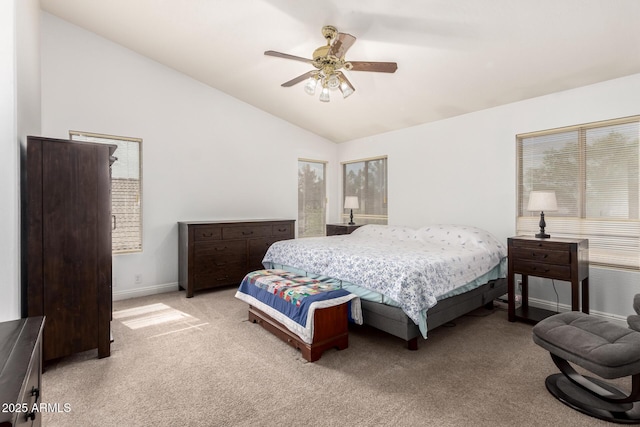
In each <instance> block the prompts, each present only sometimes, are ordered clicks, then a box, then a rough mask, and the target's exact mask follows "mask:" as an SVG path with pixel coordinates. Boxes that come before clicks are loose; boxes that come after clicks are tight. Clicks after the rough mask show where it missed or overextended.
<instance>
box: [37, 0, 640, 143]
mask: <svg viewBox="0 0 640 427" xmlns="http://www.w3.org/2000/svg"><path fill="white" fill-rule="evenodd" d="M41 7H42V9H43V10H45V11H46V12H49V13H51V14H53V15H56V16H58V17H60V18H62V19H65V20H67V21H69V22H71V23H73V24H75V25H78V26H80V27H82V28H85V29H87V30H89V31H92V32H94V33H96V34H98V35H100V36H102V37H105V38H107V39H109V40H111V41H113V42H115V43H118V44H120V45H122V46H124V47H126V48H129V49H131V50H133V51H135V52H138V53H140V54H142V55H144V56H147V57H149V58H151V59H153V60H155V61H157V62H159V63H161V64H164V65H166V66H168V67H171V68H173V69H175V70H178V71H180V72H182V73H184V74H186V75H188V76H191V77H192V78H194V79H196V80H198V81H200V82H202V83H205V84H207V85H209V86H211V87H213V88H216V89H218V90H220V91H222V92H224V93H226V94H228V95H230V96H233V97H235V98H237V99H239V100H242V101H244V102H246V103H248V104H251V105H253V106H255V107H257V108H259V109H261V110H264V111H266V112H268V113H270V114H272V115H274V116H277V117H280V118H282V119H284V120H286V121H288V122H290V123H293V124H295V125H297V126H299V127H301V128H304V129H307V130H309V131H311V132H313V133H316V134H318V135H321V136H323V137H325V138H327V139H329V140H331V141H334V142H343V141H348V140H353V139H357V138H362V137H367V136H370V135H375V134H378V133H383V132H388V131H392V130H395V129H400V128H404V127H409V126H414V125H418V124H422V123H427V122H432V121H437V120H441V119H445V118H448V117H453V116H456V115H460V114H466V113H470V112H473V111H478V110H482V109H486V108H490V107H494V106H497V105H501V104H506V103H510V102H515V101H519V100H523V99H528V98H532V97H536V96H541V95H546V94H549V93H553V92H558V91H562V90H567V89H572V88H576V87H579V86H584V85H589V84H593V83H598V82H601V81H605V80H610V79H614V78H618V77H623V76H627V75H631V74H636V73H640V25H639V23H640V1H637V0H613V1H612V0H536V1H517V0H482V1H478V0H456V1H452V0H402V1H394V2H392V1H383V0H377V1H362V0H328V1H321V0H248V1H240V0H180V1H178V0H108V1H105V0H41ZM324 25H333V26H335V27H337V28H338V30H339V31H340V32H345V33H349V34H352V35H353V36H355V37H357V41H356V42H355V44H354V45H353V46H352V47H351V48H350V49H349V51H348V52H347V55H346V59H347V60H352V61H393V62H397V63H398V70H397V71H396V72H395V73H394V74H388V73H372V72H364V71H346V72H345V74H346V75H347V76H348V78H349V80H350V81H351V83H352V84H353V86H354V87H355V89H356V92H355V93H354V94H353V95H352V96H350V97H349V98H346V99H342V96H341V94H340V92H338V91H336V92H333V93H332V96H331V101H330V102H329V103H323V102H320V101H319V100H318V96H317V94H316V96H309V95H307V94H306V93H305V92H304V90H303V86H304V83H300V84H297V85H295V86H292V87H287V88H285V87H281V86H280V85H281V83H283V82H285V81H288V80H291V79H293V78H294V77H296V76H299V75H301V74H303V73H306V72H307V71H310V70H311V69H313V67H312V66H310V65H309V64H305V63H303V62H300V61H292V60H287V59H281V58H275V57H269V56H265V55H264V51H266V50H275V51H279V52H283V53H288V54H292V55H296V56H300V57H304V58H311V56H312V53H313V51H314V50H315V49H316V48H318V47H320V46H322V45H324V44H325V40H324V38H323V36H322V34H321V28H322V27H323V26H324ZM541 113H543V112H541Z"/></svg>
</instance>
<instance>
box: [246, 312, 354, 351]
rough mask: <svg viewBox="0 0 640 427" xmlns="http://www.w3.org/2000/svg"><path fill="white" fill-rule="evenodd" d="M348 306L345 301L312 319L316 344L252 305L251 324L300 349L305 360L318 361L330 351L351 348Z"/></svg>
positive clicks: (318, 313) (316, 314)
mask: <svg viewBox="0 0 640 427" xmlns="http://www.w3.org/2000/svg"><path fill="white" fill-rule="evenodd" d="M348 306H349V303H348V302H345V303H343V304H340V305H335V306H333V307H326V308H320V309H317V310H316V311H315V314H314V316H313V342H312V343H311V344H307V343H305V342H304V341H302V339H300V337H298V336H297V335H296V334H294V333H293V332H291V331H289V330H288V329H287V328H286V327H285V326H284V325H282V324H281V323H280V322H278V321H277V320H275V319H274V318H272V317H271V316H269V315H268V314H266V313H264V312H262V311H260V310H258V309H257V308H255V307H254V306H252V305H249V321H251V322H253V323H258V324H259V325H261V326H262V327H263V328H264V329H266V330H267V331H269V332H271V333H272V334H274V335H275V336H277V337H278V338H280V339H281V340H283V341H284V342H286V343H287V344H289V345H290V346H292V347H294V348H297V349H298V350H300V352H301V353H302V357H303V358H304V359H305V360H307V361H309V362H315V361H316V360H318V359H320V356H321V355H322V353H324V351H325V350H327V349H330V348H333V347H335V348H337V349H338V350H344V349H345V348H347V347H348V346H349V331H348V323H349V320H348V312H347V310H348Z"/></svg>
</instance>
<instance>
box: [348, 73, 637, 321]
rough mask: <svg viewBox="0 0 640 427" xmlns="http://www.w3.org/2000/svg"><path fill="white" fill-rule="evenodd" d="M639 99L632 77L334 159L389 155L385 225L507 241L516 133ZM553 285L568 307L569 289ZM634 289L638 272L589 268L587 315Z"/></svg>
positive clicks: (417, 131)
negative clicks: (445, 227) (434, 227)
mask: <svg viewBox="0 0 640 427" xmlns="http://www.w3.org/2000/svg"><path fill="white" fill-rule="evenodd" d="M639 99H640V74H637V75H632V76H629V77H625V78H620V79H616V80H611V81H608V82H604V83H600V84H596V85H592V86H587V87H583V88H579V89H575V90H571V91H566V92H561V93H556V94H553V95H549V96H544V97H540V98H535V99H530V100H526V101H522V102H518V103H513V104H509V105H504V106H500V107H497V108H492V109H488V110H484V111H480V112H476V113H471V114H466V115H463V116H459V117H455V118H452V119H448V120H442V121H439V122H436V123H430V124H425V125H420V126H415V127H412V128H407V129H403V130H399V131H395V132H390V133H386V134H383V135H377V136H373V137H370V138H364V139H360V140H354V141H350V142H347V143H344V144H340V146H339V161H347V160H351V159H358V158H365V157H369V156H375V155H381V154H387V155H388V156H389V159H388V164H389V168H388V173H389V176H388V179H389V223H390V224H398V225H407V226H414V227H420V226H423V225H427V224H432V223H456V224H469V225H475V226H478V227H482V228H485V229H487V230H489V231H491V232H492V233H493V234H495V235H496V236H497V237H498V238H500V239H501V240H502V241H503V242H504V243H505V244H506V239H507V238H508V237H511V236H513V235H514V234H515V218H516V152H515V149H516V138H515V136H516V134H519V133H524V132H532V131H537V130H544V129H551V128H556V127H561V126H568V125H575V124H581V123H588V122H594V121H599V120H606V119H612V118H619V117H626V116H632V115H637V114H640V103H639V101H638V100H639ZM548 231H550V233H551V234H553V230H548ZM532 279H533V278H532ZM531 282H532V283H531V285H530V288H531V291H530V293H531V296H532V297H533V298H538V299H540V300H543V301H550V302H551V303H552V305H553V306H554V307H555V302H556V296H555V293H554V291H553V288H552V287H551V286H550V283H549V281H544V280H532V281H531ZM556 288H557V289H558V293H559V296H560V304H565V305H570V289H569V288H570V286H569V285H568V284H566V283H560V282H557V285H556ZM638 292H640V274H638V273H632V272H628V271H618V270H607V269H601V268H595V267H591V269H590V297H591V298H590V299H591V304H590V306H591V309H592V311H595V312H603V313H609V314H613V315H617V316H627V315H628V314H631V313H632V311H633V310H632V306H631V304H632V298H633V295H634V294H635V293H638Z"/></svg>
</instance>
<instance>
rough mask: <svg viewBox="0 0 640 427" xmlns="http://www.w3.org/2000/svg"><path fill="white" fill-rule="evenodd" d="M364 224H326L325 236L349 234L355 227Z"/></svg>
mask: <svg viewBox="0 0 640 427" xmlns="http://www.w3.org/2000/svg"><path fill="white" fill-rule="evenodd" d="M363 225H364V224H354V225H349V224H327V236H336V235H338V234H351V233H352V232H353V230H355V229H356V228H359V227H362V226H363Z"/></svg>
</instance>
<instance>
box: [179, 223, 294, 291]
mask: <svg viewBox="0 0 640 427" xmlns="http://www.w3.org/2000/svg"><path fill="white" fill-rule="evenodd" d="M294 226H295V221H294V220H288V219H278V220H250V221H216V222H210V221H192V222H179V223H178V260H179V261H178V277H179V284H180V288H181V289H186V291H187V297H188V298H191V297H192V296H193V294H194V292H195V291H199V290H202V289H210V288H216V287H220V286H227V285H233V284H236V285H239V284H240V281H241V280H242V279H243V278H244V276H245V275H246V274H247V273H248V272H250V271H254V270H260V269H261V268H263V266H262V258H263V257H264V254H265V253H266V252H267V249H268V248H269V246H271V244H272V243H273V242H277V241H278V240H286V239H293V238H294V237H295V234H294Z"/></svg>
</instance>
